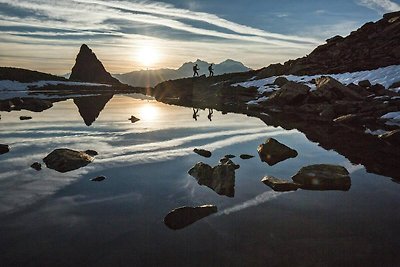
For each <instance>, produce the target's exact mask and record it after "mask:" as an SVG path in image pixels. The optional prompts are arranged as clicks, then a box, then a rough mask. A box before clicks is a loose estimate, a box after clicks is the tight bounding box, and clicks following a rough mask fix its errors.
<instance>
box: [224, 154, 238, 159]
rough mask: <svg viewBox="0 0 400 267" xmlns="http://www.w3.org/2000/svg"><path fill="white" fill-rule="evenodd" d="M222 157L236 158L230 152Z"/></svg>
mask: <svg viewBox="0 0 400 267" xmlns="http://www.w3.org/2000/svg"><path fill="white" fill-rule="evenodd" d="M224 158H228V159H233V158H236V156H235V155H232V154H228V155H225V156H224Z"/></svg>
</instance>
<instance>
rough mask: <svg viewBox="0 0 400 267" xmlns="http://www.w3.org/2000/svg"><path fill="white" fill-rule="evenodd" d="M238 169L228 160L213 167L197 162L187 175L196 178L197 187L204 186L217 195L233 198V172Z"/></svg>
mask: <svg viewBox="0 0 400 267" xmlns="http://www.w3.org/2000/svg"><path fill="white" fill-rule="evenodd" d="M239 167H240V166H239V165H236V164H234V163H233V162H232V161H231V160H229V159H228V161H226V162H224V163H221V164H219V165H217V166H215V167H211V166H210V165H208V164H205V163H203V162H199V163H197V164H196V165H195V166H194V167H193V168H191V169H190V170H189V172H188V173H189V174H190V175H191V176H193V177H194V178H196V180H197V182H198V184H199V185H205V186H207V187H209V188H211V189H212V190H214V191H215V192H216V193H217V194H219V195H224V196H228V197H234V195H235V170H236V169H238V168H239Z"/></svg>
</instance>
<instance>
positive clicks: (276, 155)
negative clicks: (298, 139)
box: [257, 138, 298, 166]
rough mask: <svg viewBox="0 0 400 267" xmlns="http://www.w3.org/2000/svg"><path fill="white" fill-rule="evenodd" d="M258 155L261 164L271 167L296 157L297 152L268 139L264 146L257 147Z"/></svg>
mask: <svg viewBox="0 0 400 267" xmlns="http://www.w3.org/2000/svg"><path fill="white" fill-rule="evenodd" d="M257 151H258V155H259V156H260V159H261V161H262V162H266V163H268V165H270V166H272V165H275V164H277V163H278V162H281V161H284V160H286V159H289V158H295V157H297V155H298V154H297V151H296V150H294V149H291V148H290V147H288V146H286V145H284V144H282V143H279V142H278V141H277V140H276V139H274V138H269V139H268V140H267V141H266V142H265V144H261V145H259V146H258V149H257Z"/></svg>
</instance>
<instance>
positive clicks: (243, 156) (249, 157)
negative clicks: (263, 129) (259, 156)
mask: <svg viewBox="0 0 400 267" xmlns="http://www.w3.org/2000/svg"><path fill="white" fill-rule="evenodd" d="M240 158H241V159H251V158H254V156H252V155H247V154H242V155H240Z"/></svg>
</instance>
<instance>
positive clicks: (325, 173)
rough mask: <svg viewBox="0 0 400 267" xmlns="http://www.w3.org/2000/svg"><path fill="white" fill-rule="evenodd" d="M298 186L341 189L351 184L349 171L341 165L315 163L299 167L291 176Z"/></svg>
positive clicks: (313, 188) (309, 188)
mask: <svg viewBox="0 0 400 267" xmlns="http://www.w3.org/2000/svg"><path fill="white" fill-rule="evenodd" d="M292 179H293V181H294V182H295V183H297V184H299V186H300V188H302V189H307V190H343V191H348V190H349V189H350V186H351V180H350V176H349V172H348V171H347V170H346V169H345V168H344V167H342V166H338V165H329V164H317V165H310V166H306V167H303V168H301V169H300V171H298V172H297V174H295V175H294V176H293V177H292Z"/></svg>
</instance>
